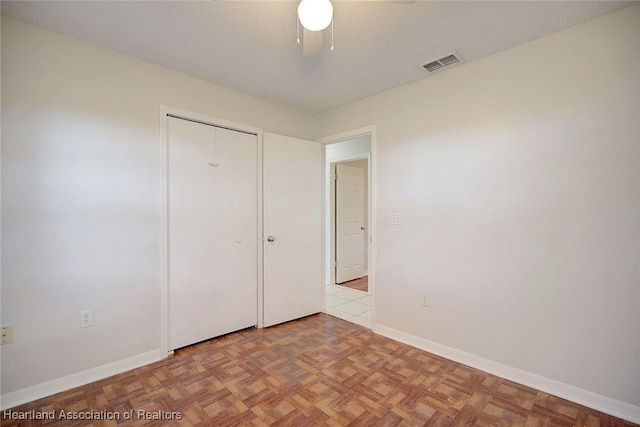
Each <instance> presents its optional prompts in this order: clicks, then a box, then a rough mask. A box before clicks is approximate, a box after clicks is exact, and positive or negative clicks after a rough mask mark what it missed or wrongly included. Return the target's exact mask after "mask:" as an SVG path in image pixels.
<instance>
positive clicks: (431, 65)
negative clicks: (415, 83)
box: [423, 52, 463, 73]
mask: <svg viewBox="0 0 640 427" xmlns="http://www.w3.org/2000/svg"><path fill="white" fill-rule="evenodd" d="M462 61H463V59H462V57H461V56H460V55H459V54H458V53H457V52H453V53H452V54H449V55H447V56H443V57H442V58H440V59H436V60H435V61H431V62H428V63H426V64H424V65H423V67H424V68H425V70H427V71H428V72H430V73H433V72H434V71H438V70H440V69H441V68H444V67H448V66H450V65H453V64H457V63H459V62H462Z"/></svg>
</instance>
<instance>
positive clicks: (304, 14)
mask: <svg viewBox="0 0 640 427" xmlns="http://www.w3.org/2000/svg"><path fill="white" fill-rule="evenodd" d="M382 1H384V0H382ZM387 1H391V2H393V3H415V1H416V0H387ZM329 25H331V50H332V51H333V4H332V3H331V0H302V1H300V4H298V37H297V43H298V44H299V45H302V53H303V54H304V55H305V56H312V55H317V54H319V53H320V52H322V46H323V44H324V43H323V41H324V40H323V37H322V34H323V31H324V30H325V29H327V27H329ZM300 26H302V38H300Z"/></svg>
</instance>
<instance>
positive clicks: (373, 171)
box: [316, 125, 377, 332]
mask: <svg viewBox="0 0 640 427" xmlns="http://www.w3.org/2000/svg"><path fill="white" fill-rule="evenodd" d="M367 135H368V136H370V137H371V149H370V152H369V212H368V215H369V260H368V269H369V293H370V294H371V330H372V331H374V332H375V326H376V293H375V280H376V262H375V259H376V237H377V232H376V210H377V195H376V194H377V191H376V189H377V182H376V181H377V167H376V161H377V137H376V127H375V126H373V125H372V126H365V127H362V128H358V129H354V130H350V131H346V132H342V133H338V134H335V135H330V136H327V137H324V138H319V139H317V140H316V141H317V142H320V143H321V144H324V145H325V146H326V145H329V144H333V143H336V142H342V141H347V140H349V139H355V138H358V137H361V136H367ZM325 151H326V150H323V155H322V161H323V164H324V165H325V166H324V167H323V168H322V194H323V196H322V234H323V237H324V238H323V239H322V311H323V312H325V313H326V309H327V306H326V291H325V288H326V286H327V277H326V271H327V263H329V262H330V256H331V255H327V234H328V233H330V232H331V226H330V225H329V226H327V224H328V221H329V220H330V218H328V217H327V216H328V215H331V213H330V212H329V210H330V200H329V192H328V188H327V185H328V178H329V177H330V173H331V168H330V165H329V164H327V161H326V152H325ZM356 156H360V158H363V156H362V154H357V155H356ZM345 157H346V156H345ZM345 160H356V159H355V158H351V159H345ZM339 161H341V160H336V162H339ZM332 163H333V161H332Z"/></svg>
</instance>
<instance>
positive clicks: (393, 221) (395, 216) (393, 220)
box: [391, 212, 402, 225]
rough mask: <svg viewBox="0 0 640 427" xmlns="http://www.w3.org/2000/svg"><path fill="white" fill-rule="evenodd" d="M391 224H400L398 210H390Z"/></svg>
mask: <svg viewBox="0 0 640 427" xmlns="http://www.w3.org/2000/svg"><path fill="white" fill-rule="evenodd" d="M391 224H393V225H400V224H402V215H401V214H400V212H391Z"/></svg>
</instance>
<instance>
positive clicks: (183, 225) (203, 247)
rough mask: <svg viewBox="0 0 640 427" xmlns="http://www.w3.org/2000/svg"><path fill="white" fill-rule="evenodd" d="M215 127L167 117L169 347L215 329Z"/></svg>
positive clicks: (206, 334)
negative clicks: (211, 163)
mask: <svg viewBox="0 0 640 427" xmlns="http://www.w3.org/2000/svg"><path fill="white" fill-rule="evenodd" d="M215 132H216V131H215V128H213V127H211V126H204V125H202V124H198V123H194V122H189V121H186V120H180V119H175V118H170V119H168V134H169V138H168V195H167V196H168V214H169V229H168V240H169V318H170V321H169V347H170V348H171V349H175V348H180V347H183V346H185V345H189V344H192V343H195V342H198V341H201V340H203V339H206V338H209V337H211V336H213V335H215V333H216V327H215V324H214V321H213V317H210V318H207V317H206V316H203V315H202V313H213V312H214V310H215V306H216V294H215V287H214V284H215V271H216V262H215V252H216V239H215V235H216V220H215V219H216V215H215V210H216V204H215V200H216V194H215V185H214V180H215V169H214V168H213V167H211V166H210V165H209V162H211V161H213V159H214V157H215Z"/></svg>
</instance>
